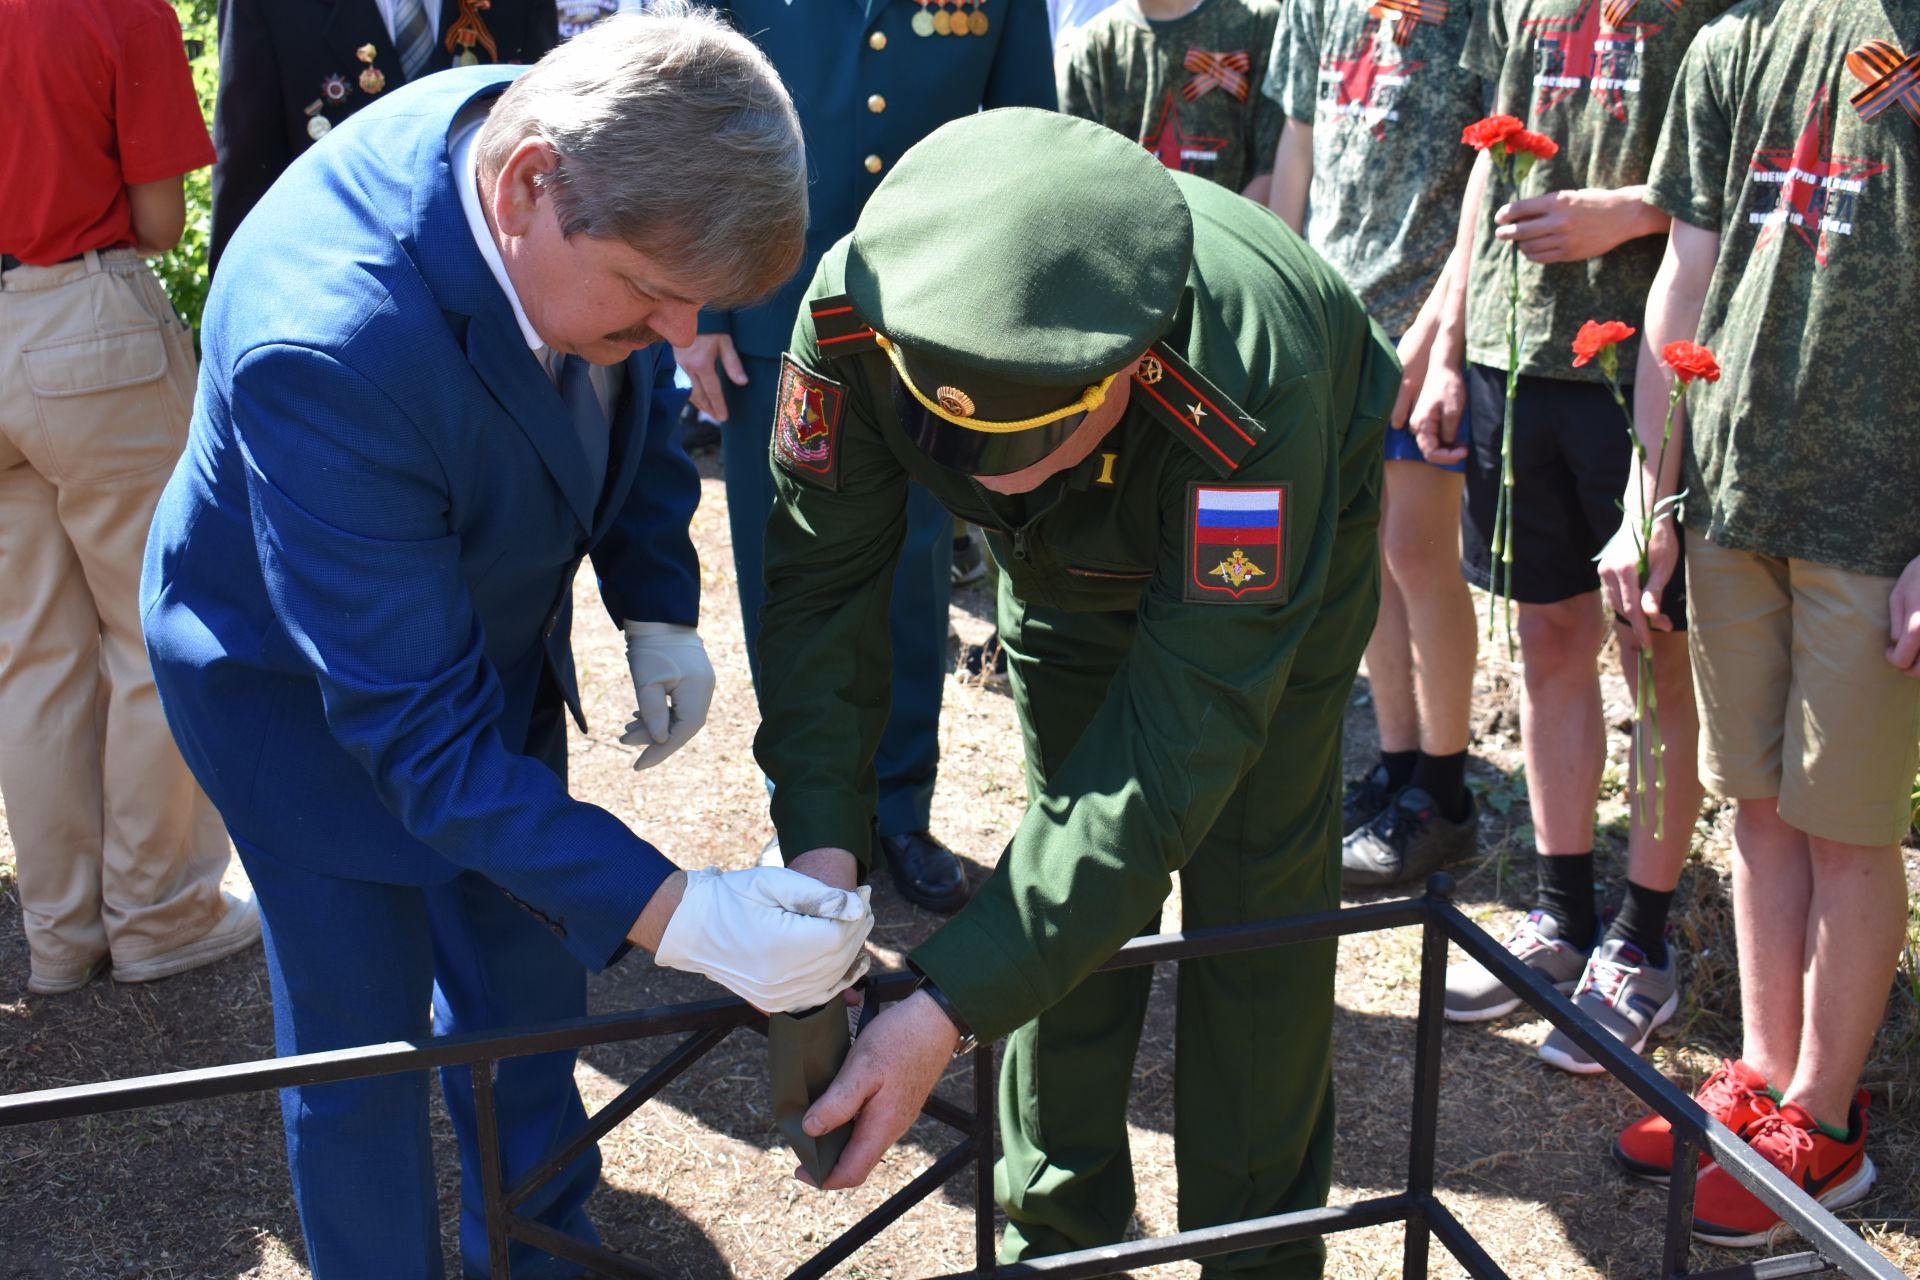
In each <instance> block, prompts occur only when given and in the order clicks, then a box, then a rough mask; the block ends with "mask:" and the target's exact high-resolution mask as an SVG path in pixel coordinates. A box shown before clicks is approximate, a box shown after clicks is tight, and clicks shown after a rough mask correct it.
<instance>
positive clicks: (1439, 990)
mask: <svg viewBox="0 0 1920 1280" xmlns="http://www.w3.org/2000/svg"><path fill="white" fill-rule="evenodd" d="M1452 883H1453V882H1452V880H1451V879H1447V880H1444V881H1440V882H1439V883H1437V884H1436V885H1435V886H1434V888H1435V889H1436V890H1439V891H1451V889H1452ZM1446 991H1447V932H1446V928H1445V926H1443V925H1442V924H1441V923H1440V921H1439V919H1438V918H1437V917H1435V916H1434V915H1433V914H1432V913H1431V912H1428V913H1426V916H1425V919H1424V920H1423V921H1422V922H1421V926H1420V1012H1419V1015H1418V1016H1417V1017H1416V1019H1415V1021H1414V1042H1413V1117H1412V1121H1411V1124H1410V1125H1409V1127H1410V1128H1411V1130H1412V1133H1411V1134H1410V1135H1409V1137H1408V1141H1407V1194H1408V1195H1410V1196H1412V1197H1413V1198H1414V1200H1415V1201H1416V1202H1419V1203H1422V1204H1424V1203H1425V1202H1426V1201H1428V1200H1430V1199H1432V1197H1433V1160H1434V1150H1435V1148H1436V1147H1437V1146H1438V1144H1439V1128H1440V1055H1441V1052H1442V1049H1443V1045H1442V1043H1441V1034H1442V1031H1443V1030H1444V1028H1445V1025H1446V1024H1445V1019H1444V1016H1443V1015H1444V1012H1445V1008H1444V1000H1445V997H1446ZM1427 1255H1428V1228H1427V1223H1426V1219H1425V1218H1424V1217H1414V1218H1412V1219H1410V1220H1409V1221H1408V1222H1407V1233H1406V1240H1405V1242H1404V1244H1403V1246H1402V1249H1401V1263H1400V1273H1401V1275H1402V1276H1404V1277H1407V1278H1408V1280H1426V1275H1427V1260H1428V1259H1427Z"/></svg>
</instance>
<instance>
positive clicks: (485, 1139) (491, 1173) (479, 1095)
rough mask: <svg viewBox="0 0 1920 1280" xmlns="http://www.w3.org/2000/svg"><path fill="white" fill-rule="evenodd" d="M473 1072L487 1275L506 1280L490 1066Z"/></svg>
mask: <svg viewBox="0 0 1920 1280" xmlns="http://www.w3.org/2000/svg"><path fill="white" fill-rule="evenodd" d="M467 1069H468V1070H469V1071H471V1072H472V1073H473V1114H474V1123H475V1128H476V1133H475V1141H476V1145H477V1146H478V1147H479V1148H480V1152H479V1155H480V1200H481V1203H482V1204H484V1205H485V1206H486V1221H487V1263H488V1266H487V1274H488V1275H490V1276H498V1277H500V1280H508V1276H509V1275H510V1270H509V1268H508V1265H507V1217H508V1211H507V1206H506V1204H505V1203H504V1202H503V1201H502V1200H501V1199H500V1120H499V1113H498V1112H497V1111H496V1110H495V1108H494V1101H493V1063H491V1062H476V1063H472V1064H470V1065H469V1066H468V1068H467Z"/></svg>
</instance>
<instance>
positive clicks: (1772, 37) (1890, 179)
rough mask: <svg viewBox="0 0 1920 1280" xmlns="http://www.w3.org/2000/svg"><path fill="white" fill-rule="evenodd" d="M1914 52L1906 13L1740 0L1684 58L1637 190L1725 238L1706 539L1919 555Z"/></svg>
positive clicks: (1700, 416)
mask: <svg viewBox="0 0 1920 1280" xmlns="http://www.w3.org/2000/svg"><path fill="white" fill-rule="evenodd" d="M1876 42H1878V43H1876ZM1917 51H1920V0H1764V2H1762V0H1747V3H1745V4H1742V5H1740V6H1739V7H1738V8H1736V9H1735V10H1733V11H1732V12H1731V13H1729V14H1727V15H1726V17H1724V18H1722V19H1721V20H1720V21H1718V22H1716V23H1714V24H1713V25H1711V26H1709V27H1708V28H1707V29H1706V30H1705V31H1703V32H1701V34H1700V39H1699V40H1698V41H1697V42H1696V43H1695V47H1694V48H1693V50H1692V51H1691V52H1689V53H1688V55H1687V60H1686V65H1685V67H1684V69H1683V70H1682V73H1681V77H1680V84H1679V86H1678V88H1677V89H1676V90H1675V92H1674V98H1673V111H1672V115H1671V117H1670V118H1669V119H1668V121H1667V126H1666V130H1665V132H1664V133H1663V134H1662V136H1661V139H1660V148H1659V151H1658V153H1657V155H1656V156H1655V159H1654V164H1653V174H1652V177H1651V179H1650V182H1649V186H1650V191H1649V193H1648V198H1649V199H1650V200H1651V201H1652V202H1653V203H1654V204H1656V205H1658V206H1659V207H1660V208H1662V209H1664V210H1666V211H1667V212H1668V213H1670V214H1671V215H1673V216H1674V217H1675V218H1678V219H1680V220H1682V221H1685V222H1689V223H1692V224H1693V225H1695V226H1699V227H1706V228H1709V229H1713V230H1718V231H1719V232H1720V255H1719V261H1718V263H1717V265H1716V266H1715V269H1714V273H1713V279H1712V282H1711V284H1710V285H1709V286H1708V291H1707V297H1706V303H1705V306H1704V307H1703V308H1702V310H1701V313H1700V328H1699V332H1698V341H1700V342H1701V343H1702V344H1703V345H1705V346H1707V347H1710V348H1712V350H1713V351H1714V352H1715V353H1716V354H1717V355H1718V357H1719V361H1720V367H1721V376H1720V380H1719V381H1718V382H1717V383H1704V384H1703V383H1696V384H1695V386H1694V389H1693V390H1692V391H1691V392H1690V393H1689V396H1688V407H1689V411H1690V412H1689V417H1690V419H1691V424H1692V425H1691V428H1690V430H1689V434H1688V441H1689V448H1688V478H1687V485H1688V495H1687V502H1686V519H1687V524H1688V527H1689V528H1692V529H1695V530H1699V531H1701V532H1704V533H1705V534H1706V536H1707V537H1709V538H1711V539H1712V540H1713V541H1714V542H1717V543H1719V544H1721V545H1722V546H1727V547H1733V548H1736V549H1739V550H1743V551H1755V552H1759V553H1762V554H1765V555H1772V556H1786V557H1793V558H1798V559H1803V560H1813V561H1817V562H1819V563H1821V564H1827V565H1833V566H1836V567H1838V568H1841V569H1847V570H1851V571H1853V572H1855V573H1868V574H1877V575H1885V576H1894V575H1897V574H1899V573H1900V572H1901V571H1902V570H1903V569H1904V568H1906V565H1907V562H1908V561H1910V560H1912V559H1913V558H1914V557H1915V556H1920V418H1916V417H1915V405H1920V363H1916V360H1915V353H1916V352H1920V272H1916V270H1915V267H1914V255H1915V250H1916V249H1920V91H1916V90H1915V89H1913V88H1907V89H1906V90H1905V96H1904V97H1902V96H1901V95H1900V89H1901V82H1900V79H1899V72H1898V68H1899V66H1900V64H1901V63H1902V62H1904V61H1905V60H1906V59H1907V58H1908V56H1909V55H1911V54H1912V53H1914V52H1917ZM1887 73H1893V76H1894V78H1893V80H1892V81H1891V82H1890V83H1887V84H1882V85H1880V87H1879V89H1878V91H1877V92H1876V91H1875V85H1876V84H1877V83H1879V82H1880V81H1881V80H1882V78H1883V77H1884V76H1886V75H1887ZM1876 106H1877V107H1878V110H1875V108H1876Z"/></svg>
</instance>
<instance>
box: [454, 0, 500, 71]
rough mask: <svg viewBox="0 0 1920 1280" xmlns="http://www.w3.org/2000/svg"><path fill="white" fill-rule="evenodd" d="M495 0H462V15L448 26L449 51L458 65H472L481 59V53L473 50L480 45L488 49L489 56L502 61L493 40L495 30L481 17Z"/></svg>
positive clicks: (491, 58) (455, 64) (493, 59)
mask: <svg viewBox="0 0 1920 1280" xmlns="http://www.w3.org/2000/svg"><path fill="white" fill-rule="evenodd" d="M492 7H493V0H460V16H459V17H457V18H455V19H454V20H453V25H452V26H450V27H448V28H447V41H446V43H447V52H448V53H451V54H452V55H453V65H454V66H456V67H471V66H473V65H474V64H475V63H476V62H479V61H480V55H479V54H477V53H475V52H474V51H473V46H474V45H476V44H477V45H479V46H480V47H481V48H483V49H485V50H486V51H487V57H488V58H489V59H490V60H492V61H494V62H498V61H500V49H499V46H497V45H496V44H494V42H493V32H491V31H489V30H487V24H486V21H485V20H484V19H483V18H481V16H480V14H481V12H482V11H483V10H486V9H491V8H492Z"/></svg>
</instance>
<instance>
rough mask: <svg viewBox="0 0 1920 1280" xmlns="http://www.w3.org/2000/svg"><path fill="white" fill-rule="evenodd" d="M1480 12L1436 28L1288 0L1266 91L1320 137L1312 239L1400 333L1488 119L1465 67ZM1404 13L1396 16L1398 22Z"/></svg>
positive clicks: (1420, 298) (1453, 11) (1347, 0)
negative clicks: (1480, 126) (1474, 141)
mask: <svg viewBox="0 0 1920 1280" xmlns="http://www.w3.org/2000/svg"><path fill="white" fill-rule="evenodd" d="M1481 2H1482V0H1473V3H1472V4H1471V5H1470V4H1464V3H1456V4H1454V5H1452V6H1451V7H1449V8H1436V9H1430V10H1428V12H1430V13H1438V14H1439V15H1440V20H1439V21H1438V22H1434V21H1430V20H1418V19H1415V18H1412V17H1403V18H1400V19H1399V20H1397V21H1393V20H1385V21H1383V20H1382V18H1380V17H1376V16H1374V15H1373V14H1372V13H1371V12H1370V10H1372V9H1373V8H1374V7H1375V5H1374V3H1373V0H1286V7H1285V9H1284V11H1283V15H1282V18H1281V23H1280V36H1279V38H1278V39H1276V40H1275V41H1274V43H1273V59H1272V61H1271V62H1270V63H1269V64H1268V67H1267V81H1266V92H1267V94H1268V95H1269V96H1270V97H1272V98H1274V99H1275V100H1276V101H1278V102H1279V103H1280V104H1281V106H1282V107H1283V108H1285V110H1286V113H1287V114H1288V115H1289V116H1291V117H1292V118H1293V119H1295V120H1299V121H1301V122H1302V123H1305V124H1310V125H1312V126H1313V185H1312V187H1311V189H1310V191H1309V193H1308V202H1307V207H1308V214H1307V240H1308V242H1309V243H1310V244H1312V245H1313V247H1314V248H1315V249H1318V250H1319V251H1320V254H1321V256H1322V257H1324V258H1326V260H1327V261H1328V262H1329V263H1331V264H1332V265H1333V268H1334V269H1335V270H1336V271H1338V272H1339V273H1340V274H1341V275H1342V276H1344V277H1345V278H1346V281H1347V283H1348V284H1350V285H1352V286H1353V291H1354V292H1355V293H1357V294H1359V295H1360V301H1361V302H1362V303H1364V304H1365V305H1366V308H1367V311H1368V312H1369V313H1370V314H1371V315H1372V316H1373V318H1374V319H1376V320H1378V321H1379V322H1380V324H1381V327H1382V328H1384V329H1386V331H1387V332H1388V333H1390V334H1395V335H1398V334H1402V333H1405V332H1406V331H1407V329H1408V328H1409V327H1410V326H1411V325H1412V324H1413V319H1414V316H1415V315H1416V314H1418V312H1419V310H1420V304H1421V303H1422V302H1424V301H1425V300H1426V297H1427V294H1428V293H1429V292H1430V291H1431V290H1432V289H1433V285H1434V281H1436V280H1437V279H1439V276H1440V271H1441V269H1442V268H1443V267H1445V266H1446V264H1447V255H1448V253H1450V252H1451V251H1452V249H1453V241H1454V237H1455V233H1456V231H1457V229H1458V227H1459V225H1460V197H1461V194H1462V193H1463V192H1464V191H1465V189H1466V185H1467V174H1468V172H1469V171H1470V170H1471V169H1472V168H1473V153H1472V152H1471V151H1469V150H1468V149H1467V148H1466V147H1463V146H1461V145H1460V131H1461V130H1462V129H1464V128H1465V127H1466V126H1468V125H1470V124H1472V123H1473V122H1474V121H1475V120H1477V119H1479V118H1480V114H1481V111H1480V108H1481V102H1482V96H1483V94H1482V89H1481V87H1480V81H1479V79H1478V77H1475V76H1473V75H1469V74H1468V73H1467V72H1465V71H1463V70H1461V68H1460V54H1461V51H1462V49H1463V47H1464V46H1465V44H1466V40H1467V26H1468V16H1469V13H1470V12H1471V9H1472V8H1474V7H1477V5H1478V4H1480V3H1481ZM1392 12H1393V11H1391V10H1389V11H1388V13H1389V14H1390V15H1391V14H1392Z"/></svg>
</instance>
